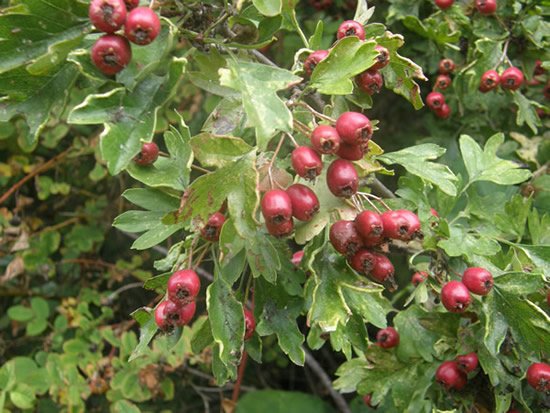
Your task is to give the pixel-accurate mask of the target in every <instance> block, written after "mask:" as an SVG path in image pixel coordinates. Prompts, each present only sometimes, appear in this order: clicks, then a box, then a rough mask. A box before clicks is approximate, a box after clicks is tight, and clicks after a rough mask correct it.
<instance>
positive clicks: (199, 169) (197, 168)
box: [191, 164, 211, 174]
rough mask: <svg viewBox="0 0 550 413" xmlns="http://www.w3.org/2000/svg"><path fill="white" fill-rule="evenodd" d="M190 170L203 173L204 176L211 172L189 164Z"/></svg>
mask: <svg viewBox="0 0 550 413" xmlns="http://www.w3.org/2000/svg"><path fill="white" fill-rule="evenodd" d="M191 168H193V169H196V170H197V171H201V172H204V173H205V174H209V173H210V172H211V171H209V170H208V169H204V168H201V167H200V166H197V165H194V164H191Z"/></svg>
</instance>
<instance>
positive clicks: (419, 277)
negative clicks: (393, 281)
mask: <svg viewBox="0 0 550 413" xmlns="http://www.w3.org/2000/svg"><path fill="white" fill-rule="evenodd" d="M427 278H428V274H427V273H425V272H424V271H420V272H415V273H414V275H413V277H412V283H413V285H414V286H415V287H418V284H420V283H421V282H423V281H424V280H426V279H427Z"/></svg>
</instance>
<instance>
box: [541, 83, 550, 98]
mask: <svg viewBox="0 0 550 413" xmlns="http://www.w3.org/2000/svg"><path fill="white" fill-rule="evenodd" d="M542 94H543V95H544V97H545V98H546V99H550V82H548V83H547V84H546V85H544V89H542Z"/></svg>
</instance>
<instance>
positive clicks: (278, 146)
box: [267, 133, 285, 189]
mask: <svg viewBox="0 0 550 413" xmlns="http://www.w3.org/2000/svg"><path fill="white" fill-rule="evenodd" d="M284 140H285V134H284V133H282V134H281V139H279V143H278V144H277V148H276V149H275V152H274V153H273V157H272V158H271V160H270V161H269V165H268V167H267V174H268V176H269V183H270V184H271V189H273V188H274V187H275V186H274V185H273V173H272V170H273V164H274V163H275V159H276V158H277V154H278V153H279V151H280V150H281V146H282V145H283V141H284Z"/></svg>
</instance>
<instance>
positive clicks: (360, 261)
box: [350, 248, 376, 275]
mask: <svg viewBox="0 0 550 413" xmlns="http://www.w3.org/2000/svg"><path fill="white" fill-rule="evenodd" d="M350 265H351V267H352V268H353V269H354V270H355V271H357V272H358V273H360V274H365V275H366V274H369V273H370V272H371V270H372V269H373V268H374V266H375V265H376V256H375V255H374V254H373V253H372V252H371V251H370V250H368V249H366V248H360V249H359V250H358V251H357V252H356V253H355V254H354V255H353V257H351V261H350Z"/></svg>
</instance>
